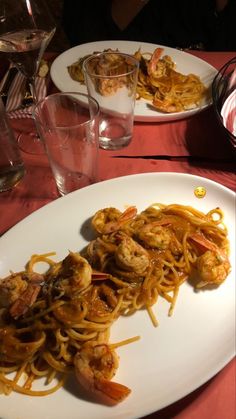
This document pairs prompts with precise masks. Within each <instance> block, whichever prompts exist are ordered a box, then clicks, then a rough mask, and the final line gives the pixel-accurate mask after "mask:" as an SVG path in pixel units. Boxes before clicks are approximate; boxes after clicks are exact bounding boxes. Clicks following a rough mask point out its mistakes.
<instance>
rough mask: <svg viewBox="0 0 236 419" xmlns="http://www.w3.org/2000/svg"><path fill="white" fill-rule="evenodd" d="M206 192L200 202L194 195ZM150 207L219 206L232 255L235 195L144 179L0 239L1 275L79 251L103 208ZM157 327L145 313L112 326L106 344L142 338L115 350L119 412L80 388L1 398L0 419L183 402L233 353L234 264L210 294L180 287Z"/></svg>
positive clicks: (166, 177) (72, 416) (74, 202)
mask: <svg viewBox="0 0 236 419" xmlns="http://www.w3.org/2000/svg"><path fill="white" fill-rule="evenodd" d="M197 186H203V187H204V188H206V191H207V193H206V196H205V198H202V199H197V198H196V197H195V195H194V189H195V188H196V187H197ZM154 202H163V203H166V204H167V203H174V202H177V203H182V204H186V205H192V206H194V207H196V208H198V209H200V210H203V211H208V210H210V209H212V208H214V207H216V206H220V207H221V208H222V209H223V210H224V213H225V221H226V223H227V225H228V227H229V239H230V242H231V255H232V257H231V261H232V264H234V255H235V236H234V235H235V194H234V193H233V192H232V191H230V190H229V189H227V188H225V187H224V186H221V185H219V184H217V183H215V182H212V181H210V180H207V179H205V178H201V177H197V176H192V175H187V174H177V173H156V174H153V173H150V174H149V173H148V174H140V175H132V176H126V177H121V178H117V179H112V180H109V181H105V182H101V183H98V184H95V185H92V186H89V187H87V188H84V189H81V190H79V191H76V192H73V193H72V194H70V195H67V196H65V197H63V198H60V199H58V200H56V201H54V202H52V203H50V204H49V205H46V206H45V207H43V208H41V209H40V210H38V211H36V212H34V213H33V214H32V215H30V216H29V217H27V218H26V219H25V220H23V221H22V222H20V223H19V224H17V225H16V226H15V227H13V228H12V229H11V230H10V231H8V232H7V233H6V234H5V235H4V236H3V237H2V238H1V239H0V255H1V260H0V277H1V276H4V275H6V274H7V273H8V271H9V269H13V270H19V269H22V268H23V266H24V262H26V261H27V260H28V258H29V257H30V255H31V254H33V253H41V252H42V253H43V252H48V251H52V250H55V251H57V258H58V260H59V259H60V258H63V257H64V256H66V255H67V251H68V249H71V250H74V251H76V250H80V249H81V248H82V247H83V246H84V245H85V244H86V243H87V239H89V237H87V239H86V237H84V236H83V234H86V235H87V234H88V229H87V228H86V224H85V222H86V221H87V220H88V219H89V217H91V216H92V215H93V214H94V212H95V211H96V210H98V209H99V208H103V207H106V206H116V207H118V208H120V209H124V208H125V206H126V205H127V204H130V205H133V204H135V205H137V207H138V210H142V209H144V208H146V207H147V206H148V205H150V204H152V203H154ZM154 312H155V313H156V314H157V317H158V320H159V323H160V324H159V327H158V328H154V327H153V325H152V324H151V321H150V319H149V317H148V315H147V313H146V312H145V311H141V312H138V313H136V314H135V315H134V316H132V317H130V318H121V319H119V320H118V321H117V323H116V324H115V325H114V326H113V328H112V335H111V341H112V342H117V341H119V340H122V339H126V338H128V337H131V336H136V335H140V336H141V340H139V341H138V342H135V343H132V344H130V345H127V346H124V347H122V348H120V349H119V350H118V354H119V356H120V366H119V369H118V372H117V374H116V377H115V381H117V382H120V383H123V384H125V385H127V386H128V387H130V388H131V389H132V393H131V395H130V396H129V397H128V398H127V399H126V400H125V401H124V402H123V403H121V404H119V405H118V406H116V407H112V408H110V407H106V406H102V405H97V404H95V403H91V402H89V401H87V400H83V399H81V398H80V397H79V390H78V393H77V383H76V381H74V382H73V386H72V385H71V386H70V388H68V387H67V388H65V389H60V390H59V391H58V392H57V393H55V394H53V395H50V396H47V397H43V398H37V397H35V398H33V397H28V396H23V395H20V394H11V395H10V396H2V395H1V396H0V398H1V400H0V416H1V418H3V419H32V418H34V419H42V418H44V419H65V418H69V419H78V418H83V419H110V418H111V417H112V418H113V419H118V418H119V419H121V418H126V419H131V418H138V417H142V416H144V415H147V414H149V413H151V412H153V411H156V410H159V409H161V408H163V407H165V406H167V405H169V404H171V403H173V402H175V401H176V400H178V399H180V398H182V397H184V396H185V395H187V394H188V393H190V392H192V391H193V390H194V389H196V388H197V387H199V386H200V385H201V384H203V383H204V382H206V381H207V380H208V379H210V378H211V377H212V376H213V375H215V374H216V373H217V372H218V371H219V370H220V369H222V368H223V367H224V366H225V365H226V364H227V363H228V362H229V361H230V360H231V359H232V358H233V356H234V351H235V324H234V322H235V266H233V269H232V273H231V274H230V275H229V277H228V278H227V280H226V281H225V282H224V283H223V284H222V285H221V286H220V287H219V288H218V289H216V290H214V291H201V292H199V293H196V292H194V290H193V289H192V287H191V286H190V285H188V284H183V285H182V287H181V290H180V294H179V296H178V300H177V305H176V308H175V311H174V314H173V316H172V317H168V315H167V312H168V304H167V303H165V302H164V301H161V300H160V301H159V303H158V304H157V305H156V306H155V307H154Z"/></svg>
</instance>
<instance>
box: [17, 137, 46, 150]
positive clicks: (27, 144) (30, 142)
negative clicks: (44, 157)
mask: <svg viewBox="0 0 236 419" xmlns="http://www.w3.org/2000/svg"><path fill="white" fill-rule="evenodd" d="M17 142H18V145H19V148H20V150H22V151H24V152H25V153H28V154H45V149H44V145H43V143H42V141H41V140H40V138H39V136H38V135H37V134H36V133H35V132H30V133H29V132H27V133H21V134H20V135H19V136H18V138H17Z"/></svg>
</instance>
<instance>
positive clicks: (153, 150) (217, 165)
mask: <svg viewBox="0 0 236 419" xmlns="http://www.w3.org/2000/svg"><path fill="white" fill-rule="evenodd" d="M188 52H189V53H190V54H193V55H194V56H196V57H198V58H201V59H202V60H205V61H206V62H207V63H209V64H211V65H212V66H214V67H215V68H216V69H217V70H219V69H220V68H221V67H222V66H223V65H224V64H225V63H226V62H227V61H229V60H230V59H231V58H232V57H234V56H235V55H236V53H235V52H234V51H232V52H228V51H224V52H209V51H188ZM57 55H58V53H54V52H46V53H45V59H46V60H47V61H48V62H49V63H51V62H52V61H53V60H54V59H55V58H56V56H57ZM1 60H2V61H3V58H2V56H1V57H0V61H1ZM4 69H5V67H4V66H1V72H2V74H0V76H1V77H2V76H3V70H4ZM57 91H58V90H57V88H56V86H55V85H54V84H53V82H52V80H50V77H49V80H48V84H47V94H51V93H55V92H57ZM10 124H11V126H12V128H13V131H14V133H15V135H16V137H17V136H18V135H19V133H21V132H25V133H30V131H31V129H32V127H33V121H32V119H31V118H23V119H22V118H12V119H10ZM29 141H30V135H29ZM21 155H22V159H23V161H24V164H25V168H26V173H25V176H24V177H23V179H22V180H21V181H20V182H19V183H18V184H17V185H16V186H15V187H14V188H13V189H11V190H9V191H6V192H2V193H1V194H0V235H4V233H5V232H7V231H8V230H9V229H11V228H12V227H14V226H15V225H16V224H17V223H18V222H20V221H21V220H23V219H24V218H25V217H27V216H29V215H30V214H31V213H33V212H34V211H36V210H38V209H39V208H41V207H43V206H45V205H47V204H49V203H50V202H52V201H54V200H57V199H60V196H59V194H58V191H57V188H56V184H55V181H54V178H53V175H52V171H51V169H50V166H49V161H48V158H47V156H46V154H38V155H34V154H29V153H25V152H23V151H21ZM235 169H236V154H235V150H233V148H232V145H231V143H230V141H229V139H228V136H227V133H226V132H225V131H224V130H223V129H222V127H221V125H220V123H219V120H218V118H217V115H216V112H215V109H214V107H213V106H209V107H208V108H207V109H204V110H202V111H201V112H199V113H196V114H195V115H193V116H191V117H189V118H186V119H180V120H174V121H167V122H155V121H154V122H140V121H135V122H134V130H133V137H132V141H131V143H130V144H129V145H128V146H127V147H124V148H122V149H119V150H115V151H112V150H103V149H101V148H100V149H99V167H98V179H97V181H98V182H100V181H104V180H108V179H112V178H117V177H121V176H126V175H132V174H140V173H151V172H152V173H155V172H171V173H188V174H193V175H198V176H201V177H204V178H207V179H210V180H213V181H215V182H218V183H219V184H221V185H223V186H224V187H226V188H229V189H230V190H232V191H234V192H236V170H235ZM140 193H145V191H140ZM0 240H1V239H0ZM25 240H27V237H19V242H18V243H16V249H15V250H14V251H17V246H24V241H25ZM222 344H224V342H222ZM215 350H216V351H217V348H215ZM235 383H236V361H235V358H234V359H232V360H231V361H230V362H229V363H228V364H227V365H226V366H224V367H223V369H222V370H221V371H219V372H218V373H217V374H216V375H215V376H214V377H212V378H211V379H210V380H209V381H207V382H206V383H204V384H202V385H201V387H199V388H197V389H196V390H195V391H193V392H191V393H190V394H188V395H186V396H185V397H183V398H182V399H181V400H178V401H176V402H175V403H173V404H171V405H169V406H167V407H165V408H163V409H162V410H159V411H157V412H154V413H152V414H150V415H148V416H146V419H154V418H155V419H165V418H166V419H172V418H175V419H199V418H201V419H210V418H214V419H235V417H236V387H235ZM0 406H1V402H0ZM0 416H1V407H0Z"/></svg>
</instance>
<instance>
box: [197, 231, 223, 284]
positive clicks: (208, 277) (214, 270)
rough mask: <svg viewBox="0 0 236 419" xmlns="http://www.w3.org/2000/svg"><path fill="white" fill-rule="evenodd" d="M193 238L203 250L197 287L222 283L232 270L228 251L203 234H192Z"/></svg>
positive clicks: (199, 258) (198, 267) (199, 259)
mask: <svg viewBox="0 0 236 419" xmlns="http://www.w3.org/2000/svg"><path fill="white" fill-rule="evenodd" d="M191 240H193V241H194V243H195V244H196V245H197V246H199V251H200V252H203V253H202V254H201V255H200V256H199V257H198V259H197V271H198V273H199V276H200V282H199V283H198V284H197V288H202V287H204V286H206V285H220V284H221V283H222V282H224V280H225V279H226V277H227V276H228V274H229V272H230V270H231V265H230V261H229V258H228V256H227V254H226V252H225V251H224V250H223V249H221V248H219V247H218V246H217V245H216V244H215V243H212V242H211V241H210V240H208V239H207V238H206V237H204V236H203V234H200V233H195V234H192V235H191Z"/></svg>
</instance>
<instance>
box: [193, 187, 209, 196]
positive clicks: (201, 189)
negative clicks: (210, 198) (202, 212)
mask: <svg viewBox="0 0 236 419" xmlns="http://www.w3.org/2000/svg"><path fill="white" fill-rule="evenodd" d="M194 195H195V196H196V197H197V198H204V196H205V195H206V189H205V188H204V187H203V186H198V187H197V188H195V189H194Z"/></svg>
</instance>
